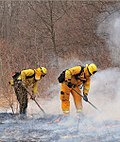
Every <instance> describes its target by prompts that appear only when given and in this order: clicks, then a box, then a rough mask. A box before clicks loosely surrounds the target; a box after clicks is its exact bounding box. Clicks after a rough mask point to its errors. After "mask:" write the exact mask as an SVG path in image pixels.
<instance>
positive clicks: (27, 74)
mask: <svg viewBox="0 0 120 142" xmlns="http://www.w3.org/2000/svg"><path fill="white" fill-rule="evenodd" d="M35 73H36V72H35V70H34V69H27V70H22V71H21V74H20V76H19V77H18V80H21V81H22V82H23V83H24V85H25V86H26V87H28V86H32V92H33V94H36V93H37V88H38V81H37V80H35ZM39 75H40V79H41V75H42V72H40V74H39Z"/></svg>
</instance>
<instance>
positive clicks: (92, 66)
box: [86, 63, 97, 75]
mask: <svg viewBox="0 0 120 142" xmlns="http://www.w3.org/2000/svg"><path fill="white" fill-rule="evenodd" d="M86 67H87V69H88V72H89V73H90V75H93V74H95V73H96V72H97V66H96V65H95V64H93V63H91V64H86Z"/></svg>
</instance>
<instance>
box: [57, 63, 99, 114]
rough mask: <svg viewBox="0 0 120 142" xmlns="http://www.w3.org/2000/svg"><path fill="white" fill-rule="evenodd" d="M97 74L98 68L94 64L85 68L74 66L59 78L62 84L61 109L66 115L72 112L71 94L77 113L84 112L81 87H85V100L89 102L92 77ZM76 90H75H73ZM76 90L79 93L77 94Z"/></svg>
mask: <svg viewBox="0 0 120 142" xmlns="http://www.w3.org/2000/svg"><path fill="white" fill-rule="evenodd" d="M96 72H97V66H96V65H95V64H94V63H91V64H86V66H85V67H83V66H74V67H72V68H70V69H66V70H65V71H63V72H62V73H61V75H60V76H59V77H58V81H59V83H61V89H60V99H61V107H62V111H63V113H64V114H69V112H70V101H69V99H70V93H71V94H72V96H73V99H74V103H75V107H76V110H77V112H78V113H79V112H81V111H82V108H83V106H82V97H81V96H80V95H79V94H78V93H80V94H81V89H80V86H82V87H83V89H82V90H83V99H84V100H85V101H88V97H87V96H88V93H89V90H90V77H91V76H92V75H94V74H95V73H96ZM72 88H74V89H72ZM74 90H76V91H77V92H78V93H76V92H75V91H74Z"/></svg>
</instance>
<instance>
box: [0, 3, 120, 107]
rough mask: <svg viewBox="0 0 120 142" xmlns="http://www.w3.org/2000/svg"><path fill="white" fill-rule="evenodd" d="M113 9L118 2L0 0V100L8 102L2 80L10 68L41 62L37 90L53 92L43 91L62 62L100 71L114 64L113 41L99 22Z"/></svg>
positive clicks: (118, 7)
mask: <svg viewBox="0 0 120 142" xmlns="http://www.w3.org/2000/svg"><path fill="white" fill-rule="evenodd" d="M119 12H120V2H119V1H105V0H104V1H102V0H98V1H75V0H73V1H72V0H71V1H63V0H59V1H54V0H53V1H52V0H51V1H10V0H9V1H0V98H1V101H0V102H1V103H0V105H1V104H2V105H3V100H7V102H8V103H10V104H11V103H12V102H13V94H14V92H13V89H11V87H10V86H9V83H8V82H9V80H10V79H12V78H11V76H12V73H13V72H16V71H21V70H23V69H28V68H37V67H39V66H44V67H46V68H47V69H48V75H47V76H46V77H45V78H44V79H43V80H41V81H40V83H39V89H38V90H39V92H40V96H41V97H42V96H43V97H51V96H52V95H59V92H57V91H56V92H55V94H52V91H51V92H50V91H49V90H55V88H54V84H58V85H59V83H58V80H57V77H58V75H59V74H60V72H62V71H63V70H64V69H66V68H68V67H72V66H74V65H79V64H85V63H89V62H94V63H95V64H96V65H97V66H98V68H99V69H101V70H102V69H106V68H108V67H119V66H120V65H119V57H118V56H114V57H116V59H117V60H114V59H113V58H112V55H113V54H112V55H111V49H110V48H109V45H111V46H114V47H116V49H117V48H118V47H117V46H119V45H118V43H114V42H113V41H112V40H111V38H110V36H111V35H110V32H108V31H109V29H107V27H106V25H105V23H106V22H108V21H109V19H110V18H111V17H112V18H113V17H115V14H116V13H119ZM103 23H104V24H103ZM118 51H119V50H117V52H118ZM112 53H113V52H112ZM4 98H5V99H4ZM2 99H3V100H2ZM5 105H6V101H5Z"/></svg>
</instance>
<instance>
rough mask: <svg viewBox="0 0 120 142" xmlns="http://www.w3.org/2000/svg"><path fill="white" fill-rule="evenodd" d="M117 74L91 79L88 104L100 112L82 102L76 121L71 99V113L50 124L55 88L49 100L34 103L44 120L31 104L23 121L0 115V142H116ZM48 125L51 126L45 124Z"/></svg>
mask: <svg viewBox="0 0 120 142" xmlns="http://www.w3.org/2000/svg"><path fill="white" fill-rule="evenodd" d="M119 76H120V70H119V69H118V68H114V69H107V70H103V71H100V72H98V73H96V75H95V76H93V77H92V78H91V90H90V93H89V100H90V101H91V102H92V103H93V104H94V105H95V106H96V107H97V108H98V109H99V110H100V111H97V110H96V109H94V108H93V107H92V106H91V105H90V104H88V103H86V102H84V101H83V107H84V108H83V114H84V116H83V115H81V116H80V119H78V117H77V115H76V112H75V106H74V103H73V98H72V96H71V97H70V100H71V113H70V116H69V117H68V118H63V119H61V121H60V122H58V123H56V122H52V120H54V119H55V118H56V117H57V116H58V115H59V114H62V112H61V107H60V105H61V102H60V99H59V89H60V88H59V85H55V86H53V87H54V90H50V91H51V93H53V94H54V96H53V98H52V99H45V100H44V99H37V101H38V102H39V104H40V105H41V106H42V107H43V109H44V110H45V112H46V114H47V115H46V116H44V115H43V114H42V112H41V110H40V109H39V108H38V107H37V105H36V104H35V103H34V102H33V101H32V100H31V101H30V102H29V107H28V116H27V118H26V119H20V118H19V116H13V115H11V114H10V113H2V112H1V114H0V140H1V141H11V142H14V141H37V142H38V141H39V142H42V141H44V142H47V141H52V142H53V141H55V142H56V141H60V142H66V141H70V142H80V141H84V142H89V141H94V142H98V141H101V142H110V141H111V142H112V141H119V140H120V136H119V131H120V118H119V116H120V111H119V108H120V103H119V100H120V95H119V89H116V88H119V84H120V79H119ZM49 122H51V123H49Z"/></svg>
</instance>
